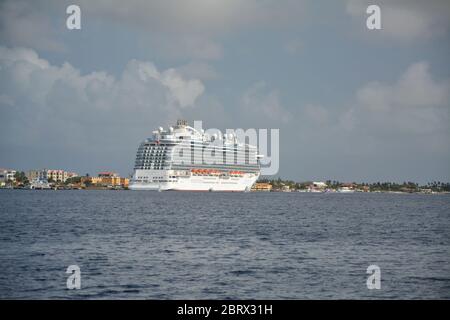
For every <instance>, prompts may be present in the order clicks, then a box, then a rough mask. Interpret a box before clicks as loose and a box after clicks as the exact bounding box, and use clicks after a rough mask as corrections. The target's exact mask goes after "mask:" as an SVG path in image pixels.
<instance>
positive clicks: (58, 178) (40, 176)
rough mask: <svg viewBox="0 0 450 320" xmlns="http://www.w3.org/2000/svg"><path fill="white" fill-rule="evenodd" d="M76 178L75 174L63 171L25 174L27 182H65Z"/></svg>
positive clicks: (38, 171)
mask: <svg viewBox="0 0 450 320" xmlns="http://www.w3.org/2000/svg"><path fill="white" fill-rule="evenodd" d="M76 176H78V175H77V174H76V173H75V172H67V171H64V170H49V169H42V170H30V171H28V172H27V178H28V180H29V181H35V180H52V181H54V182H66V180H67V179H69V178H72V177H76Z"/></svg>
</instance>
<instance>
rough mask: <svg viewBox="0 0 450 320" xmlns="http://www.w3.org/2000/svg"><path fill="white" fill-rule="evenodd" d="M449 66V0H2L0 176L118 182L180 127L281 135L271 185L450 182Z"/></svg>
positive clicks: (0, 2) (0, 21) (0, 22)
mask: <svg viewBox="0 0 450 320" xmlns="http://www.w3.org/2000/svg"><path fill="white" fill-rule="evenodd" d="M71 4H76V5H78V6H80V8H81V29H80V30H69V29H68V28H67V27H66V19H67V18H68V16H69V15H68V14H67V13H66V8H67V7H68V6H69V5H71ZM369 4H377V5H378V6H379V7H380V8H381V23H382V29H381V30H369V29H368V28H367V27H366V19H367V18H368V16H369V15H368V14H367V13H366V8H367V7H368V5H369ZM449 57H450V2H449V1H445V0H443V1H437V0H432V1H414V0H393V1H384V0H376V1H365V0H361V1H356V0H342V1H323V0H321V1H306V0H296V1H294V0H277V1H275V0H274V1H269V0H226V1H225V0H222V1H220V0H184V1H175V0H165V1H145V0H130V1H119V0H110V1H106V0H105V1H102V0H98V1H88V0H86V1H75V0H72V1H50V0H42V1H39V0H38V1H24V0H15V1H10V0H3V1H0V119H1V125H0V167H6V168H13V169H17V170H24V171H26V170H30V169H38V168H49V169H65V170H68V171H75V172H78V173H79V174H83V175H84V174H86V173H89V174H91V175H95V174H96V173H97V172H100V171H106V170H107V171H115V172H118V173H120V174H121V175H124V176H126V175H129V174H131V173H132V170H133V165H134V158H135V154H136V150H137V147H138V145H139V143H140V142H141V141H142V140H143V139H144V138H146V137H149V136H151V132H152V131H153V130H154V129H156V128H157V127H159V126H163V127H166V128H167V127H168V126H169V125H173V124H174V122H176V120H177V119H179V118H182V119H187V120H188V121H189V122H190V123H192V122H193V121H194V120H202V121H203V126H204V128H218V129H221V130H225V129H237V128H244V129H248V128H257V129H258V128H267V129H271V128H276V129H279V130H280V142H279V145H280V156H279V157H280V169H279V173H278V174H277V175H276V176H275V177H282V178H289V179H292V180H296V181H309V180H315V181H318V180H327V179H330V180H339V181H358V182H362V181H365V182H377V181H395V182H403V181H416V182H420V183H426V182H429V181H450V145H449V138H450V121H449V120H450V65H449V62H450V61H449V60H450V58H449Z"/></svg>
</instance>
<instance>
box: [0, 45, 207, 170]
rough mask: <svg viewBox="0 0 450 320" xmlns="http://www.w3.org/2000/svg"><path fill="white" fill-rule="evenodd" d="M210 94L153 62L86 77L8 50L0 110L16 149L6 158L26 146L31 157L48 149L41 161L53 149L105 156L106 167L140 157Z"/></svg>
mask: <svg viewBox="0 0 450 320" xmlns="http://www.w3.org/2000/svg"><path fill="white" fill-rule="evenodd" d="M204 91H205V88H204V85H203V83H202V81H201V80H199V79H195V78H187V77H185V76H183V75H182V74H181V73H180V72H178V71H177V70H176V69H174V68H169V69H167V70H162V71H160V70H158V69H157V68H156V66H155V65H154V64H153V63H151V62H143V61H138V60H131V61H129V62H128V63H127V65H126V66H125V68H124V70H123V72H122V73H121V75H120V76H119V77H115V76H112V75H110V74H108V73H107V72H104V71H94V72H91V73H87V74H81V72H80V71H79V70H78V69H76V68H75V67H73V66H72V65H70V64H69V63H64V64H62V65H61V66H57V65H53V64H51V63H50V62H48V61H47V60H45V59H42V58H40V57H39V56H38V54H37V53H36V52H35V51H34V50H31V49H25V48H6V47H1V46H0V112H1V118H2V119H8V121H6V122H5V123H3V124H2V126H1V127H0V131H1V139H0V145H1V146H2V147H3V150H10V151H9V152H6V151H5V153H4V154H3V155H2V156H3V157H7V156H11V157H14V155H15V154H17V152H18V151H17V148H19V146H21V148H26V150H29V152H30V153H31V152H32V150H34V149H35V148H36V147H38V146H44V147H43V149H42V150H43V151H41V152H37V153H36V155H35V157H38V158H39V157H42V158H43V159H44V158H45V157H46V156H45V153H46V151H45V150H46V148H49V149H51V152H56V153H58V154H60V153H61V152H63V155H62V156H61V157H62V158H64V156H65V155H64V154H72V155H73V154H75V153H80V154H83V155H84V157H85V159H92V158H95V157H96V156H97V157H98V159H97V160H95V161H98V163H102V162H103V163H108V161H111V160H108V159H115V156H114V153H115V152H121V151H123V150H127V152H126V154H128V153H129V156H130V157H131V158H132V157H133V154H134V152H135V151H134V150H133V149H134V148H135V144H137V143H138V142H139V141H140V140H141V139H143V138H144V137H145V136H146V135H148V134H149V133H150V132H151V130H152V129H153V128H155V127H157V126H159V125H161V123H163V124H165V123H167V124H168V123H172V122H173V121H174V120H175V119H176V118H177V117H179V116H180V115H182V114H183V113H184V112H185V111H184V110H185V109H193V108H195V107H196V103H197V100H198V99H199V98H200V97H201V96H202V95H203V94H204ZM11 132H14V134H11ZM130 143H131V146H132V149H131V150H129V149H128V148H129V146H130ZM9 148H11V149H9ZM100 150H102V152H100ZM21 152H22V151H21ZM48 152H50V151H48ZM30 156H31V154H29V155H28V157H30ZM129 156H128V155H127V156H126V157H125V158H124V159H128V157H129ZM108 157H109V158H108ZM57 158H58V159H60V158H59V157H57ZM61 160H62V159H61ZM128 160H129V159H128ZM15 161H18V162H19V163H20V160H18V159H15ZM66 161H67V162H68V163H70V162H71V161H70V159H66ZM95 161H94V162H95ZM122 161H123V159H122ZM129 161H130V164H129V165H130V166H131V160H129ZM43 165H45V166H47V165H48V164H43Z"/></svg>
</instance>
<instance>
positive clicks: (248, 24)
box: [81, 0, 305, 36]
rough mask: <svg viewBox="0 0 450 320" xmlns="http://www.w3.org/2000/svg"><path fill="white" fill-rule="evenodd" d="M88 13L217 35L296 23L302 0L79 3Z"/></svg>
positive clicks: (153, 27) (155, 28) (165, 29)
mask: <svg viewBox="0 0 450 320" xmlns="http://www.w3.org/2000/svg"><path fill="white" fill-rule="evenodd" d="M81 4H82V5H83V6H85V7H86V8H89V12H90V13H92V14H95V15H98V16H102V17H107V18H108V19H114V20H116V21H120V22H122V23H126V24H133V25H137V26H142V27H145V28H146V29H147V30H152V31H157V32H163V33H183V34H197V35H205V36H207V35H218V34H224V33H227V32H231V31H235V30H239V29H242V28H254V27H256V28H258V27H261V26H263V27H264V26H266V27H267V26H269V27H272V26H273V27H282V26H286V25H293V24H298V22H299V20H300V17H301V16H302V14H303V11H304V8H305V4H304V1H298V0H282V1H258V0H228V1H211V0H189V1H183V0H181V1H180V0H166V1H146V0H130V1H127V3H124V2H123V1H119V0H112V1H111V0H109V1H95V2H92V1H81Z"/></svg>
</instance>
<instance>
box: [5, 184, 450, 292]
mask: <svg viewBox="0 0 450 320" xmlns="http://www.w3.org/2000/svg"><path fill="white" fill-rule="evenodd" d="M74 264H75V265H78V266H79V267H80V269H81V289H80V290H68V289H67V288H66V280H67V277H68V274H66V273H65V271H66V269H67V267H68V266H69V265H74ZM372 264H375V265H378V266H379V267H380V269H381V289H380V290H368V289H367V286H366V280H367V277H368V276H369V275H368V274H366V269H367V267H368V266H369V265H372ZM0 298H13V299H22V298H30V299H50V298H55V299H228V298H230V299H365V298H369V299H386V298H389V299H407V298H412V299H416V298H425V299H428V298H445V299H450V195H418V194H363V193H355V194H306V193H218V192H217V193H216V192H211V193H180V192H138V191H81V190H80V191H37V190H36V191H31V190H30V191H28V190H0Z"/></svg>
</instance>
